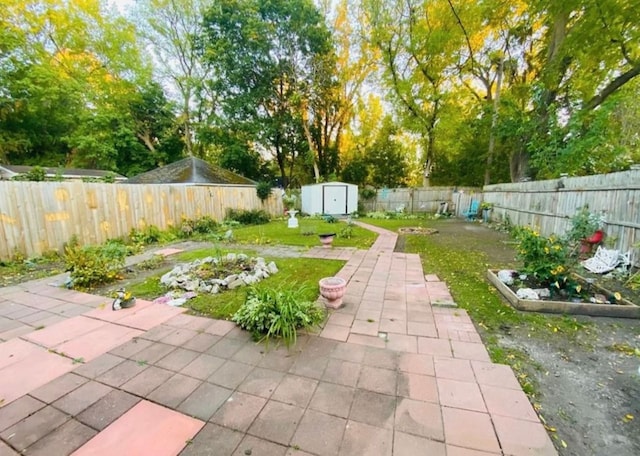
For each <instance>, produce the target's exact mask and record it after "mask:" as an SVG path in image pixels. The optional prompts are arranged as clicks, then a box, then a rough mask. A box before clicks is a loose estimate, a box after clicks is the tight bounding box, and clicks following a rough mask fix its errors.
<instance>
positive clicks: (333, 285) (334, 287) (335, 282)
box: [318, 277, 347, 309]
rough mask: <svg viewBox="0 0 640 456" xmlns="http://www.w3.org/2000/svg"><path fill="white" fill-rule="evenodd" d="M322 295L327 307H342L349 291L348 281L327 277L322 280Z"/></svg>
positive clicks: (320, 284)
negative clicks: (345, 293) (345, 295)
mask: <svg viewBox="0 0 640 456" xmlns="http://www.w3.org/2000/svg"><path fill="white" fill-rule="evenodd" d="M318 285H319V286H320V295H321V296H322V297H323V298H324V299H326V306H327V307H328V308H330V309H339V308H340V307H342V305H343V304H342V297H343V296H344V292H345V291H346V289H347V281H346V280H344V279H342V278H340V277H325V278H323V279H320V282H319V283H318Z"/></svg>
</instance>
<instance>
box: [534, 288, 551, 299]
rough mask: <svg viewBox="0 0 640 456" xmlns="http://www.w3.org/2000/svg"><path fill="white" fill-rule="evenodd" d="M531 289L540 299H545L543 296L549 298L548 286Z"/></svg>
mask: <svg viewBox="0 0 640 456" xmlns="http://www.w3.org/2000/svg"><path fill="white" fill-rule="evenodd" d="M533 291H535V292H536V294H537V295H538V297H539V298H540V299H545V298H550V297H551V290H549V289H548V288H536V289H535V290H533Z"/></svg>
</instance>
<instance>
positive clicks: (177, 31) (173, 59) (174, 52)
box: [134, 0, 215, 156]
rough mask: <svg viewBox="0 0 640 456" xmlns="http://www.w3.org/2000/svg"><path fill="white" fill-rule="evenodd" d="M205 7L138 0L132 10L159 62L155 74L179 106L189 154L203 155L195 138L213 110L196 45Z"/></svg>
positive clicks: (197, 1) (178, 0) (198, 0)
mask: <svg viewBox="0 0 640 456" xmlns="http://www.w3.org/2000/svg"><path fill="white" fill-rule="evenodd" d="M207 5H209V2H207V1H206V0H138V1H137V3H136V7H135V9H134V12H135V14H136V17H137V22H138V24H139V25H140V30H141V32H142V34H143V36H144V38H145V40H146V42H147V47H148V49H150V50H151V52H152V53H153V56H154V58H155V59H156V61H157V63H158V65H157V66H156V72H157V73H158V76H159V78H160V80H161V81H162V83H163V84H164V85H165V86H166V87H168V88H170V90H169V94H170V96H171V97H172V98H173V99H174V100H175V101H176V102H177V105H178V107H179V109H178V112H179V117H178V122H179V125H180V131H182V134H183V142H184V145H185V149H186V153H187V154H188V155H194V154H195V155H200V156H201V155H203V153H204V150H203V145H202V144H201V143H200V142H199V141H198V135H199V133H200V129H201V126H202V125H203V123H205V124H206V121H207V118H208V116H209V115H210V114H211V112H212V111H213V109H214V108H215V96H214V94H212V93H211V92H209V91H207V81H208V79H209V78H210V77H211V74H210V72H209V70H208V68H207V67H206V66H205V65H203V63H202V60H201V58H200V55H199V51H198V46H197V43H196V39H197V38H198V37H199V36H201V35H202V17H203V14H204V10H205V7H206V6H207Z"/></svg>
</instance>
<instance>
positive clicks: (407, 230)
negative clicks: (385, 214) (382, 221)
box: [398, 226, 438, 234]
mask: <svg viewBox="0 0 640 456" xmlns="http://www.w3.org/2000/svg"><path fill="white" fill-rule="evenodd" d="M437 232H438V230H436V229H433V228H425V227H423V226H409V227H404V228H398V233H399V234H435V233H437Z"/></svg>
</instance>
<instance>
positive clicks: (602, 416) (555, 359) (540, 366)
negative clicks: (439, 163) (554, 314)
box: [399, 220, 640, 456]
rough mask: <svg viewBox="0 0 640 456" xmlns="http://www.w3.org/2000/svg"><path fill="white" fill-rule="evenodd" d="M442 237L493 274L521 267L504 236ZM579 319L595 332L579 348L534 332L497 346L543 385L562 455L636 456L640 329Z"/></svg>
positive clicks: (507, 331)
mask: <svg viewBox="0 0 640 456" xmlns="http://www.w3.org/2000/svg"><path fill="white" fill-rule="evenodd" d="M438 229H439V234H438V239H442V241H443V244H448V243H451V242H453V241H454V240H455V241H456V242H464V244H465V245H467V246H469V247H468V248H469V249H474V250H476V251H481V252H483V253H484V254H485V255H486V262H487V264H488V265H490V267H492V268H493V267H510V266H512V267H513V266H515V264H514V258H515V251H514V248H513V247H514V244H513V242H511V240H510V238H509V237H508V236H507V235H506V234H504V233H500V232H498V231H496V230H493V229H490V228H487V227H486V226H483V225H481V224H478V223H464V222H459V221H453V220H452V221H451V222H447V223H443V224H441V225H439V226H438ZM401 244H402V242H399V245H401ZM425 272H428V271H425ZM576 319H577V320H578V321H580V322H589V323H591V324H592V326H589V329H588V330H584V332H579V333H578V336H577V338H576V339H575V340H570V339H568V338H567V337H565V336H564V335H563V334H560V333H558V334H557V337H553V338H546V339H545V340H541V339H539V338H536V337H535V336H532V335H531V334H530V333H529V331H527V328H524V327H522V328H511V327H503V328H501V330H500V331H501V332H500V333H498V334H497V338H498V344H499V345H500V346H502V347H505V348H515V349H518V350H519V351H521V352H524V353H525V354H527V355H528V357H529V358H530V360H531V362H530V363H529V365H528V366H527V367H526V369H525V370H526V372H527V375H529V377H530V378H533V379H534V384H536V385H537V387H536V390H537V395H536V397H535V398H534V403H535V404H536V407H537V408H539V410H540V414H541V416H542V418H543V419H544V420H545V422H546V424H547V426H548V427H549V428H553V429H555V432H550V434H551V435H552V436H553V440H554V442H555V444H556V446H557V448H558V452H559V453H560V454H561V455H563V456H567V455H572V456H573V455H575V456H588V455H604V454H610V455H616V456H637V455H638V454H640V372H639V370H638V369H639V366H640V357H638V356H636V355H634V354H633V348H635V347H640V324H639V323H638V321H637V320H633V319H625V318H619V319H618V318H603V317H586V316H576ZM478 329H479V330H480V332H481V333H482V332H483V331H482V328H478ZM485 336H486V334H485ZM561 441H564V442H565V444H566V448H565V446H564V445H562V444H561Z"/></svg>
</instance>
